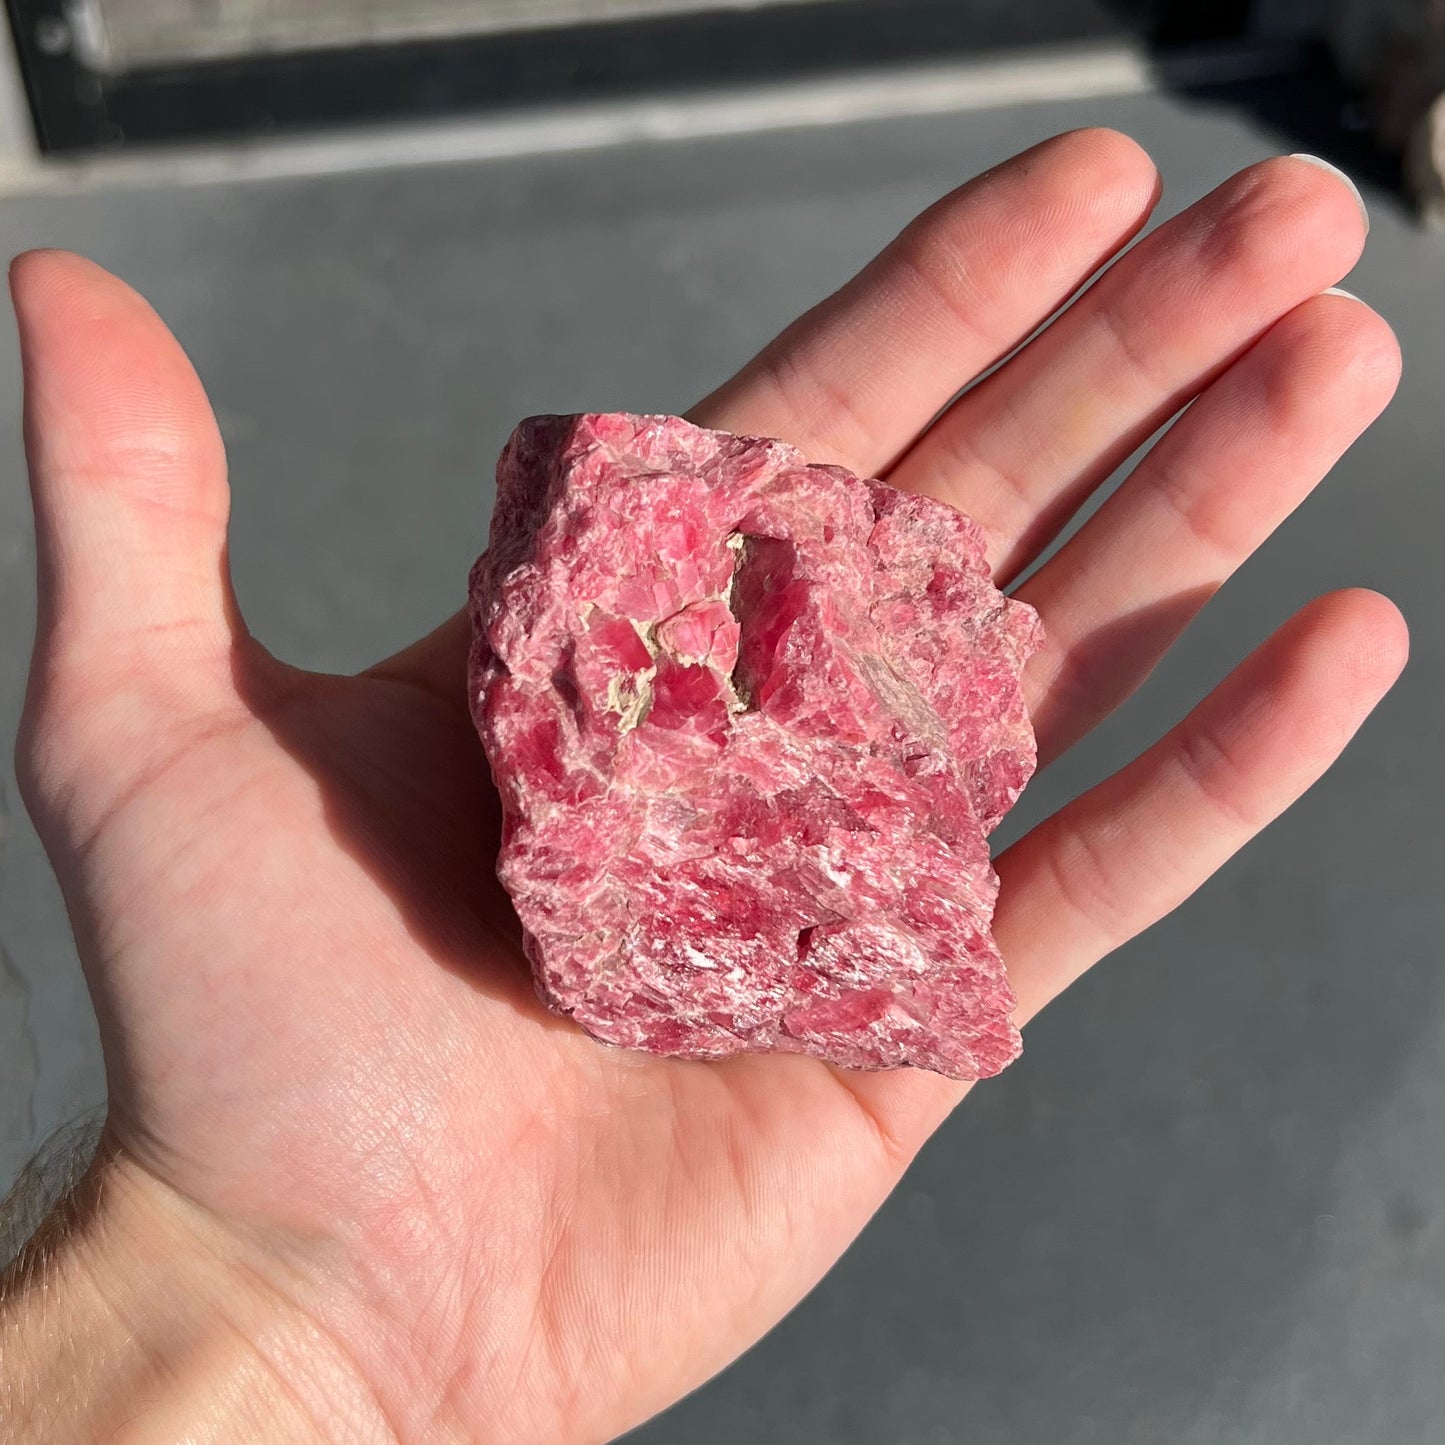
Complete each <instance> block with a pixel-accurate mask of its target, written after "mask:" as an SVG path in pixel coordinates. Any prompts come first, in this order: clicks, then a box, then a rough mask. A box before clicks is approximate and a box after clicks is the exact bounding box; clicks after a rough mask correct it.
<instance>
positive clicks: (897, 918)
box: [471, 415, 1041, 1079]
mask: <svg viewBox="0 0 1445 1445" xmlns="http://www.w3.org/2000/svg"><path fill="white" fill-rule="evenodd" d="M471 612H472V622H473V629H474V638H475V641H474V644H473V650H472V658H471V697H472V706H473V715H474V717H475V720H476V724H477V728H478V730H479V732H480V733H481V737H482V740H483V742H484V743H485V745H486V749H487V754H488V757H489V758H490V760H491V765H492V771H493V774H494V776H495V778H496V781H497V786H498V788H499V790H500V792H501V796H502V803H503V807H504V810H505V819H506V821H505V829H504V835H503V844H502V853H501V859H500V862H499V864H498V872H499V875H500V877H501V880H502V882H503V884H504V885H505V886H506V888H507V890H508V892H509V893H510V894H511V896H512V899H513V902H514V903H515V905H516V908H517V912H518V914H519V916H520V918H521V921H522V924H523V927H524V929H525V931H526V940H527V953H528V956H529V957H530V959H531V961H532V966H533V969H534V972H535V975H536V980H537V985H538V990H539V992H540V993H541V995H542V997H543V998H544V999H545V1001H546V1002H547V1003H548V1004H549V1005H550V1006H551V1007H552V1008H553V1009H555V1010H557V1011H558V1012H559V1013H563V1014H567V1015H570V1016H571V1017H572V1018H574V1019H575V1020H576V1021H577V1022H578V1023H579V1024H581V1025H582V1027H583V1028H585V1029H586V1030H587V1031H588V1032H589V1033H590V1034H593V1035H594V1036H595V1037H597V1038H599V1039H605V1040H607V1041H608V1042H610V1043H614V1044H622V1045H625V1046H627V1047H629V1048H637V1049H647V1050H650V1051H652V1052H654V1053H662V1054H682V1055H689V1056H692V1057H698V1058H720V1057H723V1056H725V1055H729V1054H737V1053H741V1052H744V1051H750V1050H776V1051H785V1052H790V1053H806V1054H813V1055H816V1056H817V1057H819V1058H823V1059H828V1060H831V1061H832V1062H833V1063H836V1064H843V1065H846V1066H848V1067H850V1068H867V1069H876V1068H889V1067H893V1066H895V1065H900V1064H914V1065H919V1066H921V1067H923V1068H928V1069H934V1070H937V1071H938V1072H939V1073H943V1074H949V1075H951V1076H953V1077H954V1078H959V1079H972V1078H978V1077H982V1076H986V1075H989V1074H994V1073H997V1072H998V1071H999V1070H1000V1069H1002V1068H1003V1067H1004V1066H1005V1065H1006V1064H1008V1063H1009V1062H1010V1061H1011V1060H1012V1059H1013V1058H1014V1057H1016V1055H1017V1054H1018V1051H1019V1036H1018V1032H1017V1030H1016V1029H1015V1028H1014V1026H1013V1024H1012V1023H1011V1022H1010V1020H1009V1013H1010V1011H1011V1009H1012V1008H1013V1005H1014V997H1013V993H1012V991H1011V990H1010V988H1009V985H1008V980H1007V978H1006V977H1005V975H1004V968H1003V963H1002V960H1001V959H1000V957H999V954H998V950H997V948H996V947H995V946H994V942H993V938H992V936H991V934H990V932H989V926H990V922H991V919H992V916H993V906H994V899H995V896H996V894H997V890H998V880H997V878H996V876H995V874H994V871H993V869H992V867H991V866H990V862H989V852H988V846H987V841H986V840H987V837H988V834H989V832H990V831H991V830H992V829H993V827H994V826H995V825H996V824H997V823H998V821H999V819H1000V818H1001V817H1002V816H1003V814H1004V813H1005V812H1006V811H1007V809H1008V808H1009V807H1010V806H1011V804H1012V803H1013V801H1014V799H1015V798H1016V797H1017V796H1018V794H1019V792H1020V790H1021V789H1022V788H1023V786H1024V784H1025V782H1027V780H1028V778H1029V775H1030V774H1031V773H1032V771H1033V767H1034V757H1035V754H1034V741H1033V733H1032V730H1031V729H1030V726H1029V722H1028V718H1027V715H1026V713H1025V710H1024V704H1023V698H1022V696H1021V694H1020V691H1019V673H1020V671H1021V669H1022V667H1023V664H1024V662H1025V661H1026V660H1027V658H1028V657H1029V655H1030V654H1031V653H1032V652H1033V651H1034V650H1035V649H1036V648H1037V647H1038V645H1039V642H1040V636H1041V634H1040V628H1039V623H1038V618H1037V616H1036V615H1035V613H1034V612H1033V611H1032V609H1030V608H1029V607H1026V606H1025V605H1023V604H1022V603H1019V602H1014V601H1011V600H1009V599H1008V598H1006V597H1004V596H1003V595H1002V594H1001V593H999V592H998V591H997V590H996V589H995V588H994V586H993V583H992V582H991V581H990V579H989V573H988V568H987V566H986V564H985V562H984V560H983V545H982V539H981V534H980V532H979V529H978V527H977V526H976V525H975V524H974V523H973V522H972V521H970V520H969V519H968V518H966V517H964V516H962V515H961V514H960V513H958V512H956V511H954V510H953V509H952V508H950V507H947V506H944V505H943V504H941V503H939V502H934V501H929V500H926V499H924V498H921V497H915V496H910V495H908V494H906V493H903V492H900V491H898V490H897V489H896V488H894V487H890V486H888V485H886V484H885V483H882V482H875V481H862V480H859V479H858V478H857V477H854V476H852V475H851V474H850V473H848V472H846V471H844V470H842V469H841V468H839V467H824V466H809V465H807V464H806V463H805V462H804V460H803V458H802V457H801V456H800V455H799V454H798V452H796V451H795V450H794V449H793V448H792V447H789V446H787V445H785V444H784V443H782V442H778V441H766V440H761V439H758V438H754V437H737V436H731V435H728V434H727V433H723V432H713V431H704V430H702V429H701V428H698V427H695V426H692V425H691V424H689V423H688V422H685V421H682V420H680V419H679V418H677V417H665V416H627V415H611V416H569V417H556V416H544V417H533V418H531V419H530V420H528V421H524V422H523V423H522V424H521V426H519V427H518V428H517V430H516V432H515V433H514V434H513V436H512V438H511V440H510V441H509V442H508V444H507V447H506V449H505V450H504V451H503V453H502V457H501V460H500V462H499V463H498V467H497V506H496V512H495V515H494V517H493V520H492V533H491V545H490V547H489V549H488V550H487V552H486V554H485V555H484V556H483V557H482V558H481V560H480V561H479V562H478V563H477V565H476V567H475V569H474V570H473V573H472V579H471Z"/></svg>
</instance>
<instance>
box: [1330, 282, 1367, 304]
mask: <svg viewBox="0 0 1445 1445" xmlns="http://www.w3.org/2000/svg"><path fill="white" fill-rule="evenodd" d="M1320 295H1321V296H1343V297H1345V299H1346V300H1348V301H1360V298H1359V297H1358V296H1356V295H1355V293H1354V292H1353V291H1346V290H1345V288H1344V287H1343V286H1326V287H1325V289H1324V290H1323V291H1321V292H1320ZM1364 304H1365V303H1364V302H1363V301H1360V305H1361V306H1363V305H1364Z"/></svg>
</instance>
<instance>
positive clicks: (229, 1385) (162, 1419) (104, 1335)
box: [0, 1150, 394, 1445]
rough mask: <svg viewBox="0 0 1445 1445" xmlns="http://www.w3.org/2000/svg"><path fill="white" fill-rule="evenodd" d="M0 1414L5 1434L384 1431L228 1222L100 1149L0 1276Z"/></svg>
mask: <svg viewBox="0 0 1445 1445" xmlns="http://www.w3.org/2000/svg"><path fill="white" fill-rule="evenodd" d="M0 1418H3V1419H4V1420H5V1421H6V1422H7V1425H8V1427H9V1429H10V1430H11V1431H13V1432H14V1433H13V1434H10V1435H7V1437H6V1438H7V1440H14V1441H15V1442H16V1445H29V1442H31V1441H35V1442H39V1441H42V1440H43V1441H45V1442H46V1445H56V1442H60V1441H68V1440H77V1441H79V1440H91V1439H97V1438H106V1439H115V1440H123V1441H125V1442H127V1445H146V1442H149V1441H152V1440H155V1441H173V1440H178V1439H193V1438H200V1439H217V1440H230V1439H245V1440H254V1441H269V1440H278V1441H280V1440H284V1441H288V1442H290V1441H296V1442H310V1441H316V1442H329V1441H332V1440H338V1439H342V1438H344V1439H346V1440H348V1441H368V1442H369V1441H373V1440H374V1441H379V1442H389V1441H391V1440H392V1439H393V1438H394V1437H393V1435H392V1433H391V1432H390V1431H389V1429H388V1428H387V1425H386V1422H385V1420H384V1418H383V1417H382V1415H381V1413H380V1411H379V1410H378V1408H377V1406H376V1404H375V1402H374V1399H373V1397H372V1395H371V1393H370V1391H369V1390H368V1389H367V1388H366V1387H365V1385H364V1383H363V1382H362V1381H361V1380H360V1379H359V1378H358V1377H357V1375H356V1373H355V1371H354V1370H352V1368H351V1367H350V1364H349V1362H348V1361H347V1360H346V1359H345V1357H344V1355H343V1354H342V1353H341V1351H340V1350H339V1349H338V1348H337V1347H336V1346H335V1345H334V1344H333V1343H332V1342H331V1341H330V1340H329V1339H328V1338H327V1337H326V1335H325V1334H324V1333H323V1332H322V1331H321V1330H319V1329H318V1328H317V1327H316V1325H315V1324H314V1323H313V1322H312V1321H311V1320H310V1319H309V1318H308V1317H307V1316H306V1315H304V1314H303V1313H302V1312H301V1311H300V1310H299V1309H297V1308H295V1307H294V1306H293V1305H292V1304H290V1303H289V1302H288V1301H287V1300H285V1299H284V1298H283V1296H282V1295H281V1294H280V1293H279V1292H278V1291H276V1290H275V1289H274V1288H273V1287H272V1286H271V1285H269V1284H267V1283H265V1282H263V1278H262V1276H261V1274H260V1273H259V1272H258V1271H257V1270H255V1269H253V1268H251V1267H250V1265H249V1264H248V1260H247V1250H246V1248H245V1246H244V1245H243V1244H242V1242H241V1241H240V1240H239V1239H238V1238H237V1236H236V1235H235V1234H234V1233H232V1232H231V1231H230V1230H228V1229H226V1228H225V1227H224V1226H222V1225H220V1224H219V1223H217V1222H216V1221H215V1220H214V1219H212V1218H211V1217H210V1216H209V1215H207V1214H206V1213H205V1212H204V1211H202V1210H199V1209H197V1208H196V1207H195V1206H193V1205H191V1204H190V1203H189V1202H188V1201H186V1200H184V1199H183V1198H181V1197H180V1196H178V1195H176V1194H175V1193H174V1192H173V1191H171V1190H170V1189H168V1188H167V1187H166V1186H165V1185H163V1184H160V1183H159V1182H158V1181H156V1180H155V1179H154V1178H153V1177H152V1176H150V1175H149V1174H147V1173H146V1172H145V1171H144V1170H142V1169H141V1168H139V1166H137V1165H135V1164H134V1163H133V1162H132V1161H130V1160H128V1159H127V1158H126V1157H125V1156H124V1155H123V1154H119V1153H116V1152H113V1151H109V1150H107V1151H105V1156H104V1157H103V1158H102V1159H101V1160H100V1161H98V1162H97V1164H96V1165H95V1166H94V1167H93V1168H92V1169H91V1171H90V1172H89V1173H88V1174H87V1176H86V1178H85V1179H84V1180H83V1181H82V1183H81V1185H80V1186H79V1188H78V1189H77V1190H76V1192H75V1194H74V1196H73V1197H72V1198H71V1199H70V1200H68V1201H67V1202H66V1203H65V1204H64V1205H63V1206H62V1207H61V1209H60V1210H59V1211H57V1213H56V1215H54V1216H52V1218H51V1219H50V1220H49V1221H47V1223H46V1225H45V1226H43V1227H42V1229H41V1230H40V1232H39V1233H38V1234H37V1235H36V1237H35V1239H34V1240H33V1241H32V1242H31V1244H30V1245H29V1246H28V1247H27V1249H26V1250H25V1251H24V1252H23V1253H22V1255H21V1257H20V1258H19V1259H18V1260H17V1261H16V1263H15V1265H13V1266H12V1267H11V1269H10V1270H9V1271H7V1272H6V1274H5V1276H4V1279H3V1281H0Z"/></svg>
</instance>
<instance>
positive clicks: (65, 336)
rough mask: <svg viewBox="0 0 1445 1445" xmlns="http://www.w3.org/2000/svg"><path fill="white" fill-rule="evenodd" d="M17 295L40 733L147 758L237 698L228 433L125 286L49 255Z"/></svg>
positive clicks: (30, 717)
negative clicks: (190, 723)
mask: <svg viewBox="0 0 1445 1445" xmlns="http://www.w3.org/2000/svg"><path fill="white" fill-rule="evenodd" d="M10 285H11V294H12V296H13V299H14V303H15V315H16V320H17V323H18V327H19V334H20V353H21V362H22V369H23V373H24V382H25V450H26V456H27V459H28V462H29V467H30V486H31V493H32V496H33V499H34V506H35V538H36V562H37V568H38V573H39V596H38V609H37V629H36V642H35V655H34V660H33V663H32V668H31V684H30V694H29V698H28V702H27V731H28V732H29V734H30V740H31V742H32V743H33V742H34V741H35V738H36V736H37V735H38V734H39V733H43V734H44V736H45V740H46V742H47V744H50V745H53V746H54V747H58V749H59V751H60V752H61V753H62V754H64V755H65V756H64V757H63V758H62V759H61V761H62V762H69V763H77V762H78V761H79V759H78V757H77V756H76V753H77V751H78V750H79V751H91V752H109V753H111V755H112V756H113V757H114V756H115V754H117V753H120V754H123V755H131V756H133V755H135V754H136V753H139V752H141V751H143V749H144V745H145V742H146V740H147V739H152V738H153V739H155V740H156V741H161V740H162V737H161V735H162V734H163V733H166V732H170V731H171V730H173V728H174V726H175V725H176V724H178V723H179V724H184V722H185V721H186V719H187V717H188V716H190V717H194V716H195V715H197V714H198V713H202V712H205V711H206V710H208V709H209V708H211V707H212V706H213V705H214V704H215V703H216V702H218V701H220V700H224V699H225V698H227V697H229V696H230V695H231V691H232V689H231V683H230V657H231V653H232V648H233V646H234V644H235V642H236V640H237V638H238V635H240V632H241V625H240V622H239V614H238V613H237V610H236V607H235V602H234V599H233V596H232V593H231V586H230V580H229V576H228V574H227V568H226V519H227V513H228V510H229V500H230V496H229V490H228V488H227V485H226V467H225V454H224V451H223V448H222V445H221V438H220V434H219V432H218V431H217V428H216V423H215V418H214V417H213V416H212V414H211V409H210V406H209V405H208V404H207V401H206V397H205V393H204V391H203V390H202V388H201V383H200V381H199V379H198V378H197V376H196V374H195V371H194V370H193V369H192V367H191V365H190V362H189V361H188V360H187V359H186V356H185V353H184V352H183V351H182V350H181V348H180V346H179V344H178V343H177V342H176V340H175V338H174V337H173V336H172V335H171V334H170V332H169V331H168V330H167V329H166V327H165V325H164V324H163V323H162V321H161V320H160V318H159V317H158V316H157V315H156V314H155V312H154V311H152V310H151V308H150V307H149V306H148V305H147V304H146V302H145V301H144V300H142V299H141V297H139V296H138V295H136V293H135V292H134V291H132V290H131V289H130V288H129V287H128V286H126V285H125V284H124V283H122V282H120V281H118V280H116V278H115V277H113V276H111V275H109V274H108V273H106V272H105V271H103V270H101V269H100V267H98V266H95V265H93V264H92V263H91V262H89V261H86V260H83V259H82V258H80V257H79V256H72V255H68V254H66V253H64V252H57V251H34V252H30V253H27V254H25V255H22V256H20V257H19V258H17V259H16V261H15V262H14V264H13V265H12V267H11V271H10ZM24 750H25V749H24V747H22V751H24ZM31 761H32V762H33V761H36V760H34V759H32V760H31ZM40 761H43V760H40Z"/></svg>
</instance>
